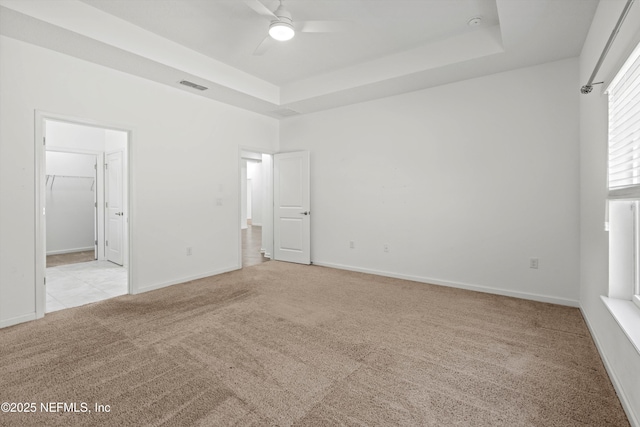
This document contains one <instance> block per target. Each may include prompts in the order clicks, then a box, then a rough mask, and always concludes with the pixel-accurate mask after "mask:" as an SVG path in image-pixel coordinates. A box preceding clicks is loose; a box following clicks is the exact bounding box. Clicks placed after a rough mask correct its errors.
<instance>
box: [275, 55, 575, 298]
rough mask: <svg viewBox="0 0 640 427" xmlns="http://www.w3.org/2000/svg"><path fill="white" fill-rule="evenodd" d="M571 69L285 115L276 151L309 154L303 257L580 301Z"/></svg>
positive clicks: (558, 67)
mask: <svg viewBox="0 0 640 427" xmlns="http://www.w3.org/2000/svg"><path fill="white" fill-rule="evenodd" d="M577 74H578V62H577V60H576V59H571V60H565V61H560V62H554V63H550V64H545V65H540V66H536V67H531V68H526V69H520V70H516V71H511V72H506V73H501V74H496V75H491V76H488V77H483V78H478V79H474V80H469V81H463V82H459V83H455V84H451V85H447V86H441V87H437V88H433V89H428V90H423V91H419V92H413V93H410V94H405V95H400V96H395V97H391V98H387V99H381V100H376V101H371V102H368V103H362V104H357V105H352V106H348V107H343V108H339V109H335V110H330V111H325V112H319V113H315V114H311V115H305V116H300V117H294V118H290V119H287V120H285V121H283V122H282V125H281V130H280V132H281V150H282V151H288V150H298V149H306V150H310V151H311V170H312V172H311V191H312V196H311V197H312V200H311V204H312V206H311V212H312V218H311V224H312V248H311V251H312V258H313V259H312V261H313V262H314V263H315V264H322V265H328V266H334V267H341V268H347V269H354V270H362V271H368V272H374V273H380V274H385V275H390V276H397V277H406V278H410V279H414V280H419V281H426V282H431V283H440V284H448V285H453V286H461V287H469V288H474V289H480V290H488V291H494V292H498V293H502V294H507V295H516V296H520V297H524V298H532V299H539V300H546V301H553V302H559V303H563V304H570V305H577V302H578V296H579V291H578V271H579V267H578V258H579V257H578V245H579V236H578V231H579V228H578V227H579V225H578V218H579V213H578V204H579V201H578V175H579V173H578V92H577V91H576V86H577V83H578V81H577V77H578V76H577ZM349 241H354V243H355V248H354V249H350V248H349ZM384 244H387V245H389V252H387V253H385V252H384V251H383V245H384ZM530 257H537V258H539V260H540V262H539V266H540V268H539V269H537V270H534V269H530V268H529V258H530Z"/></svg>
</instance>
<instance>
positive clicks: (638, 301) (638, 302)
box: [631, 295, 640, 310]
mask: <svg viewBox="0 0 640 427" xmlns="http://www.w3.org/2000/svg"><path fill="white" fill-rule="evenodd" d="M631 301H633V303H634V304H635V305H636V306H638V309H639V310H640V295H633V296H632V297H631Z"/></svg>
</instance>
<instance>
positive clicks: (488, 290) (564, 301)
mask: <svg viewBox="0 0 640 427" xmlns="http://www.w3.org/2000/svg"><path fill="white" fill-rule="evenodd" d="M313 264H314V265H319V266H322V267H330V268H337V269H339V270H349V271H357V272H359V273H367V274H375V275H377V276H384V277H392V278H394V279H403V280H411V281H412V282H420V283H428V284H431V285H440V286H448V287H450V288H458V289H466V290H469V291H476V292H484V293H488V294H495V295H504V296H508V297H514V298H521V299H528V300H532V301H540V302H548V303H551V304H559V305H566V306H569V307H579V306H580V303H579V302H578V301H577V300H572V299H568V298H559V297H554V296H549V295H539V294H532V293H528V292H518V291H510V290H507V289H500V288H490V287H488V286H481V285H471V284H468V283H459V282H450V281H446V280H439V279H433V278H430V277H420V276H411V275H407V274H399V273H393V272H388V271H381V270H373V269H369V268H360V267H353V266H349V265H342V264H333V263H325V262H318V261H315V260H314V261H313Z"/></svg>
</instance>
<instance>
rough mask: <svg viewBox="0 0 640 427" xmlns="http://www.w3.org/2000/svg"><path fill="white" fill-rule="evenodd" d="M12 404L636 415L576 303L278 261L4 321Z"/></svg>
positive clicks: (497, 417) (198, 415)
mask: <svg viewBox="0 0 640 427" xmlns="http://www.w3.org/2000/svg"><path fill="white" fill-rule="evenodd" d="M0 402H23V403H25V402H26V403H30V402H33V403H36V405H37V411H36V413H28V414H16V413H0V425H2V426H15V425H47V426H68V425H113V426H122V425H154V426H155V425H167V426H168V425H171V426H174V425H184V426H192V425H202V426H227V425H239V426H245V425H256V426H262V425H279V426H287V425H299V426H325V425H354V426H355V425H360V426H362V425H367V426H397V425H408V426H449V425H462V426H547V427H548V426H562V427H565V426H605V425H606V426H628V425H629V424H628V422H627V420H626V417H625V414H624V412H623V410H622V408H621V406H620V403H619V401H618V399H617V397H616V395H615V392H614V390H613V387H612V385H611V383H610V381H609V379H608V377H607V375H606V373H605V370H604V368H603V366H602V362H601V360H600V358H599V356H598V353H597V351H596V349H595V347H594V344H593V342H592V340H591V337H590V336H589V333H588V331H587V328H586V326H585V323H584V321H583V319H582V317H581V314H580V312H579V310H577V309H575V308H569V307H562V306H556V305H551V304H543V303H537V302H532V301H525V300H519V299H514V298H508V297H501V296H495V295H489V294H482V293H474V292H469V291H463V290H458V289H451V288H445V287H439V286H431V285H425V284H419V283H412V282H407V281H402V280H394V279H389V278H382V277H376V276H370V275H365V274H360V273H352V272H344V271H338V270H333V269H328V268H322V267H313V266H311V267H308V266H299V265H294V264H286V263H280V262H275V261H272V262H267V263H263V264H259V265H256V266H253V267H249V268H245V269H243V270H240V271H236V272H232V273H228V274H223V275H220V276H215V277H211V278H207V279H203V280H198V281H193V282H189V283H186V284H181V285H175V286H172V287H169V288H165V289H161V290H158V291H154V292H149V293H146V294H142V295H126V296H123V297H118V298H115V299H111V300H108V301H103V302H99V303H96V304H92V305H89V306H84V307H80V308H75V309H69V310H64V311H60V312H56V313H52V314H50V315H47V316H46V317H45V318H44V319H42V320H38V321H35V322H30V323H26V324H21V325H17V326H14V327H10V328H5V329H2V330H0ZM43 402H61V403H76V408H77V411H79V413H71V412H58V413H46V412H42V408H41V406H40V405H41V403H43ZM82 403H85V404H86V405H87V406H86V408H87V409H88V410H91V412H90V413H89V412H85V413H83V412H81V411H82V410H83V408H84V406H83V405H82ZM95 404H100V405H109V409H110V412H108V413H105V412H101V413H97V412H95ZM105 407H106V406H105Z"/></svg>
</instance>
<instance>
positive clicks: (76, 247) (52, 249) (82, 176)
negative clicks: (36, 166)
mask: <svg viewBox="0 0 640 427" xmlns="http://www.w3.org/2000/svg"><path fill="white" fill-rule="evenodd" d="M95 164H96V156H95V155H90V154H77V153H65V152H56V151H47V153H46V173H47V175H48V176H49V179H48V180H47V188H46V193H47V194H46V199H47V201H46V205H47V215H46V221H47V227H46V228H47V239H46V240H47V254H60V253H69V252H77V251H82V250H89V249H93V247H94V240H95V222H96V215H95V208H94V201H95V191H96V185H95V175H96V171H95V169H94V165H95Z"/></svg>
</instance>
